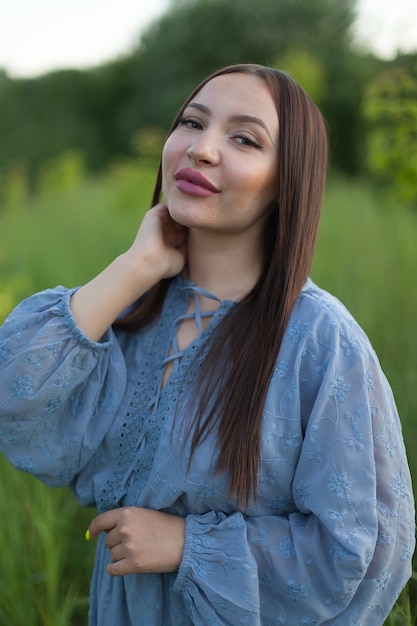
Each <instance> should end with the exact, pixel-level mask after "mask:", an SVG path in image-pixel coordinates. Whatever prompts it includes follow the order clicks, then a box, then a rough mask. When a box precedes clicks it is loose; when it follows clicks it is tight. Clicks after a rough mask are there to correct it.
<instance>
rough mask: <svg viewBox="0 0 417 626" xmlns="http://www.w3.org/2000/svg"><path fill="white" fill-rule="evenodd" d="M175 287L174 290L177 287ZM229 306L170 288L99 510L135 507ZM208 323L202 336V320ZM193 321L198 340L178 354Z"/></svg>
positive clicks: (200, 292)
mask: <svg viewBox="0 0 417 626" xmlns="http://www.w3.org/2000/svg"><path fill="white" fill-rule="evenodd" d="M177 281H179V285H178V282H177ZM199 296H204V297H206V298H210V299H212V300H213V301H214V302H216V303H217V305H218V306H217V307H215V308H213V309H212V310H210V311H201V306H200V300H199ZM190 297H191V298H193V299H194V309H195V310H194V312H192V313H186V310H187V308H188V304H189V299H190ZM232 305H233V302H232V301H228V300H226V301H223V302H222V301H221V300H219V298H217V297H216V296H213V295H212V294H210V293H208V292H207V291H205V290H204V289H202V288H200V287H196V286H195V285H193V284H192V283H191V282H189V281H186V280H185V279H183V278H178V279H177V280H176V281H173V283H171V285H170V288H169V291H168V294H167V297H166V299H165V303H164V306H163V310H162V314H161V316H160V318H159V320H158V322H157V323H156V324H155V326H154V328H153V329H152V334H153V337H152V340H151V342H150V343H149V347H148V351H147V354H146V356H145V358H144V361H143V367H142V369H141V370H140V371H139V373H138V377H137V381H136V383H135V384H134V385H133V386H132V388H131V390H130V395H129V398H128V401H127V403H126V406H127V409H126V410H125V413H124V415H123V417H122V419H121V422H120V425H119V429H118V432H117V449H118V451H117V460H116V465H115V471H114V474H113V476H112V477H111V478H109V479H108V480H107V481H106V484H105V486H104V487H103V488H102V490H101V494H100V495H99V498H98V503H97V504H98V507H99V509H100V510H103V511H104V510H107V509H109V508H115V507H116V506H127V505H133V506H134V505H135V503H136V502H137V500H138V496H139V494H140V492H141V490H142V489H143V487H144V485H145V484H146V482H147V480H148V478H149V475H150V472H151V469H152V465H153V461H154V457H155V454H156V451H157V448H158V445H159V441H160V437H161V433H162V430H163V428H164V427H165V424H166V422H167V420H169V419H170V418H171V419H172V416H173V414H174V411H175V406H176V404H177V402H178V398H179V397H180V394H181V386H182V385H181V383H182V381H183V379H184V375H185V373H187V377H188V376H189V375H191V376H193V374H194V373H195V372H196V371H197V369H198V368H199V365H200V364H201V362H202V360H204V356H205V354H206V349H205V348H204V345H205V343H206V342H205V338H206V337H207V338H208V336H209V335H210V334H211V332H212V330H213V328H214V327H215V326H216V324H217V323H218V322H219V321H220V319H222V317H224V315H225V314H226V312H227V311H228V310H229V309H230V308H231V306H232ZM209 317H211V318H212V319H211V322H210V324H209V326H208V327H207V328H206V330H205V331H203V319H205V318H209ZM188 319H194V321H195V324H196V328H197V332H198V336H197V338H196V339H195V340H194V341H192V342H191V343H190V344H189V345H188V346H187V347H186V348H185V349H184V350H180V349H179V346H178V340H177V331H178V328H179V326H180V324H181V323H182V322H183V321H184V320H188ZM169 363H172V364H173V370H172V373H171V375H170V377H169V379H168V381H167V383H166V385H165V386H164V387H163V386H162V381H163V373H164V370H165V367H166V365H167V364H169Z"/></svg>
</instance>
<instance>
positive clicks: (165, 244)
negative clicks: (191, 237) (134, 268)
mask: <svg viewBox="0 0 417 626" xmlns="http://www.w3.org/2000/svg"><path fill="white" fill-rule="evenodd" d="M187 234H188V229H187V228H185V227H184V226H182V225H181V224H178V223H177V222H175V221H174V220H173V219H172V217H171V216H170V214H169V212H168V208H167V206H166V204H164V203H160V204H157V205H156V206H154V207H153V208H152V209H150V211H147V213H145V216H144V218H143V220H142V223H141V225H140V227H139V230H138V233H137V235H136V238H135V240H134V242H133V244H132V246H131V248H130V249H129V250H128V251H127V252H126V255H128V256H129V255H130V256H131V257H132V258H133V259H136V260H137V263H138V265H140V266H141V267H142V268H144V267H145V268H146V269H147V271H149V272H150V274H152V273H154V280H155V284H156V283H157V282H159V281H160V280H161V279H162V278H171V277H172V276H176V275H177V274H179V273H180V272H181V271H182V270H183V268H184V265H185V263H186V258H187ZM140 295H141V294H140Z"/></svg>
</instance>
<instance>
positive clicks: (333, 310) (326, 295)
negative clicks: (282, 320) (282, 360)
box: [288, 278, 370, 345]
mask: <svg viewBox="0 0 417 626" xmlns="http://www.w3.org/2000/svg"><path fill="white" fill-rule="evenodd" d="M295 327H298V329H299V332H300V330H301V328H302V327H304V328H305V330H306V333H307V331H308V333H309V334H312V335H315V336H321V334H322V333H323V332H324V331H326V334H331V331H333V334H334V336H335V338H336V337H338V338H340V336H341V334H343V333H347V334H349V335H350V336H351V337H356V340H357V341H359V342H360V343H364V344H367V345H370V342H369V338H368V337H367V335H366V333H365V331H364V330H363V328H362V327H361V326H360V324H359V323H358V322H357V320H356V319H355V317H354V316H353V315H352V313H351V312H350V311H349V310H348V308H347V307H346V306H345V304H344V303H343V302H342V301H341V300H339V298H337V297H336V296H335V295H333V294H331V293H330V292H328V291H326V290H325V289H322V288H321V287H319V286H318V285H317V284H316V283H315V282H314V281H313V280H311V278H309V279H307V281H306V283H305V284H304V286H303V288H302V290H301V292H300V294H299V296H298V298H297V300H296V302H295V305H294V307H293V310H292V312H291V316H290V320H289V324H288V330H289V332H290V334H293V333H294V328H295Z"/></svg>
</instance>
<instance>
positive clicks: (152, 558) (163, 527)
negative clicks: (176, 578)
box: [86, 506, 185, 576]
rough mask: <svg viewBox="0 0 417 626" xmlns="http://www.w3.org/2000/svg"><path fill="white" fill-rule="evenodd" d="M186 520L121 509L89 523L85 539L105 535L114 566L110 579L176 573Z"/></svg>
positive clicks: (135, 508) (146, 510)
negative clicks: (143, 574)
mask: <svg viewBox="0 0 417 626" xmlns="http://www.w3.org/2000/svg"><path fill="white" fill-rule="evenodd" d="M184 531H185V520H184V519H183V518H182V517H179V516H177V515H170V514H168V513H163V512H161V511H154V510H152V509H143V508H139V507H130V506H129V507H124V508H122V509H113V510H111V511H106V512H105V513H101V514H100V515H98V516H97V517H96V518H94V519H93V521H92V522H91V524H90V526H89V529H88V531H87V533H86V538H88V539H90V538H91V539H94V538H95V537H97V536H98V535H99V534H100V533H101V532H105V533H106V546H107V548H108V549H109V550H110V555H111V557H112V560H113V563H109V565H108V566H107V572H108V573H109V574H111V575H112V576H124V575H125V574H135V573H149V574H151V573H158V574H162V573H167V572H175V571H177V569H178V567H179V565H180V563H181V559H182V552H183V549H184Z"/></svg>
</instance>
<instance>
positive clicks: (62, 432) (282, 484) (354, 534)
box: [0, 277, 414, 626]
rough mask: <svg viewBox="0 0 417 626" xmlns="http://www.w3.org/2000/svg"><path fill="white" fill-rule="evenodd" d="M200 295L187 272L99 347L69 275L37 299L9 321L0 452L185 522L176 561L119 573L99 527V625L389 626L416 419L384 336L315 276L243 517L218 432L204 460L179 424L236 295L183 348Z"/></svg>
mask: <svg viewBox="0 0 417 626" xmlns="http://www.w3.org/2000/svg"><path fill="white" fill-rule="evenodd" d="M198 291H199V290H198V289H196V288H195V287H194V286H193V285H192V284H191V283H189V282H188V281H186V280H184V279H183V278H181V277H177V278H176V279H175V280H174V281H173V282H172V283H171V286H170V289H169V292H168V295H167V298H166V301H165V305H164V308H163V311H162V313H161V315H160V318H159V319H158V320H157V321H156V322H154V323H153V324H152V326H150V327H149V328H147V329H146V330H143V331H142V332H140V333H134V334H132V333H127V332H126V331H121V330H118V331H116V332H115V331H113V330H111V329H110V330H109V331H108V332H107V334H106V335H105V336H104V337H103V338H102V340H101V341H100V342H97V343H96V342H93V341H90V340H89V339H88V338H87V337H86V336H85V335H83V333H82V332H81V330H80V329H79V328H78V327H77V326H76V324H75V321H74V319H73V317H72V315H71V312H70V309H69V300H70V296H71V293H72V292H71V291H70V290H67V289H64V288H63V287H57V288H56V289H53V290H48V291H45V292H42V293H40V294H37V295H35V296H32V297H31V298H29V299H27V300H26V301H24V302H23V303H21V304H20V305H19V306H18V307H17V308H16V309H15V311H13V312H12V313H11V314H10V316H9V318H8V319H7V320H6V322H5V323H4V325H3V327H2V328H1V329H0V385H1V397H0V449H1V450H2V452H3V453H4V454H5V455H6V457H7V458H8V459H9V460H10V461H11V463H13V464H14V465H15V466H16V467H18V468H19V469H21V470H24V471H26V472H29V473H31V474H33V475H35V476H37V477H38V478H39V479H41V480H43V481H45V482H46V483H48V484H50V485H53V486H60V485H70V486H71V487H72V489H73V491H74V493H75V495H76V497H77V498H78V500H79V502H80V503H81V504H82V505H88V506H90V505H95V506H96V507H97V509H98V510H99V511H106V510H108V509H111V508H114V507H118V506H128V505H131V506H140V507H149V508H152V509H158V510H163V511H166V512H169V513H174V514H177V515H181V516H184V517H185V518H186V533H185V548H184V553H183V558H182V562H181V565H180V568H179V571H178V572H177V573H175V574H163V575H155V574H152V575H149V574H131V575H128V576H125V577H111V576H109V575H108V574H107V573H106V564H107V563H108V562H109V558H110V557H109V552H108V550H107V548H106V546H105V544H104V537H103V536H101V537H100V538H99V540H98V544H97V555H96V562H95V567H94V573H93V579H92V585H91V604H90V615H89V624H90V626H115V625H117V626H171V625H172V626H174V625H175V626H180V625H181V626H190V625H192V624H195V625H197V626H203V625H219V626H220V625H222V626H223V625H230V626H235V625H245V626H260V625H262V626H272V625H274V626H276V625H277V624H286V625H292V626H300V625H304V626H307V625H310V626H312V625H318V624H328V625H330V624H332V625H340V626H349V625H359V624H360V625H361V626H378V625H380V624H382V623H383V621H384V619H385V617H386V616H387V614H388V612H389V610H390V608H391V607H392V605H393V604H394V602H395V600H396V597H397V595H398V594H399V592H400V590H401V589H402V587H403V586H404V585H405V583H406V581H407V579H408V578H409V576H410V573H411V557H412V553H413V551H414V506H413V497H412V488H411V481H410V475H409V469H408V465H407V460H406V455H405V450H404V444H403V439H402V434H401V426H400V422H399V418H398V415H397V411H396V408H395V404H394V400H393V397H392V393H391V390H390V387H389V385H388V383H387V381H386V379H385V377H384V375H383V373H382V371H381V368H380V365H379V363H378V360H377V358H376V356H375V354H374V352H373V350H372V348H371V347H370V345H369V341H368V339H367V338H366V336H365V335H364V333H363V331H362V330H361V329H360V328H359V327H358V325H357V324H356V322H355V321H354V320H353V319H352V317H351V316H350V314H349V313H348V312H347V311H346V309H345V308H344V307H343V306H342V305H341V304H340V302H339V301H338V300H336V299H335V298H333V297H332V296H330V295H329V294H327V293H326V292H324V291H322V290H320V289H319V288H318V287H316V286H315V285H314V284H313V283H312V281H310V280H309V281H307V283H306V285H305V286H304V288H303V290H302V292H301V294H300V296H299V298H298V300H297V302H296V304H295V306H294V309H293V312H292V315H291V319H290V322H289V324H288V328H287V330H286V333H285V337H284V341H283V344H282V348H281V350H280V354H279V357H278V359H277V362H276V367H275V371H274V374H273V378H272V381H271V384H270V388H269V392H268V396H267V399H266V403H265V407H264V416H263V424H262V435H261V465H260V475H259V488H258V494H259V495H258V501H257V503H256V506H254V505H253V506H251V507H250V508H249V510H248V511H247V513H246V514H242V513H241V512H238V511H236V508H235V506H234V503H233V500H232V499H230V498H229V496H228V476H227V474H226V473H223V474H219V475H214V474H213V471H212V470H213V466H214V463H215V459H216V455H217V448H216V442H215V440H214V438H213V437H209V438H208V439H207V440H206V441H205V442H204V443H203V444H202V445H201V446H200V447H199V448H198V450H197V451H196V453H195V455H194V456H193V459H192V462H191V466H190V470H189V472H188V473H187V464H188V447H187V446H186V447H185V452H184V437H183V431H182V428H181V420H178V419H177V418H176V420H175V421H173V416H174V412H175V407H176V406H178V407H180V408H181V407H183V408H184V407H185V408H186V407H187V406H188V407H190V404H188V405H187V402H186V401H185V398H186V389H185V391H184V392H182V391H181V390H180V383H181V381H182V379H183V375H184V372H185V371H187V372H188V374H189V375H192V372H193V371H195V370H193V368H198V367H199V366H201V363H202V360H203V358H204V351H203V353H201V351H200V350H199V348H201V346H202V344H203V342H204V338H208V340H209V339H210V333H211V329H213V328H214V327H215V325H216V324H217V323H218V322H219V320H220V319H221V318H222V316H224V315H225V314H227V312H228V311H229V309H230V308H231V307H232V306H234V304H233V303H232V302H230V301H225V302H222V303H219V302H217V303H216V305H215V306H214V309H215V310H214V311H213V312H212V320H211V322H210V324H209V327H208V328H207V330H205V331H204V333H202V334H201V335H200V336H199V337H198V338H197V339H196V340H195V341H194V342H193V343H192V344H191V345H190V346H189V347H188V348H187V349H186V350H184V352H183V353H178V346H177V345H176V339H175V337H176V330H177V328H178V326H179V324H180V322H181V320H182V319H184V315H186V310H187V306H188V303H189V298H190V297H193V296H194V297H195V302H196V306H197V307H198V296H196V294H198ZM195 318H196V323H199V322H200V321H201V316H200V315H199V312H198V310H197V312H196V316H195ZM167 359H168V360H171V361H172V362H173V363H174V369H173V372H172V374H171V376H170V378H169V381H168V383H167V384H166V385H165V386H164V387H163V388H162V383H161V381H162V376H163V372H164V368H165V365H166V362H167ZM190 367H191V369H189V368H190ZM190 372H191V374H190ZM183 393H185V395H182V394H183ZM182 403H183V404H182ZM184 410H185V409H184ZM179 413H181V412H179Z"/></svg>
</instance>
